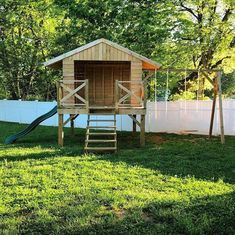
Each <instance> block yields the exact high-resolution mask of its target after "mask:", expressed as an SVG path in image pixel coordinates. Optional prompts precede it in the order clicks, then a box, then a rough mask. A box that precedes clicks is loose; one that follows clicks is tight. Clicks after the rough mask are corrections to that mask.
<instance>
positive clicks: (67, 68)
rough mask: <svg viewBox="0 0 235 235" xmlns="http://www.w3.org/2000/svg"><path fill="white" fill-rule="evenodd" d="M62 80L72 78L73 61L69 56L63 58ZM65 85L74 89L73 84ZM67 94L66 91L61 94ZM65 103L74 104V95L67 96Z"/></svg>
mask: <svg viewBox="0 0 235 235" xmlns="http://www.w3.org/2000/svg"><path fill="white" fill-rule="evenodd" d="M63 80H65V81H66V80H67V81H68V80H74V61H73V60H72V58H70V57H69V58H66V59H64V60H63ZM66 86H67V87H69V88H70V89H72V90H73V89H74V84H68V85H66ZM67 94H68V92H65V94H63V95H64V96H65V95H67ZM66 103H69V104H74V103H75V100H74V97H71V98H69V99H68V100H67V101H66Z"/></svg>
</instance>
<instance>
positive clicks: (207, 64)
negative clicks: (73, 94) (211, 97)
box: [0, 0, 235, 99]
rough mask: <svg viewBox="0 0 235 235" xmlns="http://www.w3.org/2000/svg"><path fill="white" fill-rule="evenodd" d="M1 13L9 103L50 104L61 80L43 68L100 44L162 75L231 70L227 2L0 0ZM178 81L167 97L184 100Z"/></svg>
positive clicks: (234, 63) (0, 58)
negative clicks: (142, 60) (118, 47)
mask: <svg viewBox="0 0 235 235" xmlns="http://www.w3.org/2000/svg"><path fill="white" fill-rule="evenodd" d="M0 13H1V14H0V69H1V73H2V74H1V83H0V86H1V88H0V93H1V95H6V96H7V98H14V99H18V98H22V99H27V98H29V97H40V99H52V98H55V88H54V81H55V80H56V79H58V78H59V76H60V74H58V73H56V72H51V71H49V70H46V69H45V68H43V66H42V62H44V61H45V60H47V59H48V58H52V57H54V56H56V55H59V54H61V53H64V52H66V51H69V50H71V49H74V48H77V47H79V46H81V45H83V44H85V43H88V42H90V41H93V40H95V39H97V38H102V37H104V38H107V39H110V40H113V41H115V42H117V43H120V44H122V45H124V46H126V47H128V48H130V49H132V50H134V51H136V52H138V53H140V54H143V55H145V56H147V57H149V58H152V59H154V60H156V61H158V62H160V63H161V64H162V65H163V67H178V68H195V69H201V68H206V69H215V68H216V69H218V68H221V69H222V70H223V71H224V72H225V73H226V74H227V73H232V72H233V71H234V67H235V53H234V52H235V32H234V26H235V25H234V15H235V14H234V4H233V1H232V0H231V1H230V0H229V1H228V0H219V1H216V0H209V1H205V0H200V1H192V0H186V1H181V0H174V1H169V0H164V1H152V0H138V1H137V0H128V1H123V0H104V1H98V0H70V1H68V0H39V1H36V0H33V1H27V0H17V1H13V0H2V1H1V3H0ZM208 75H210V74H208ZM177 79H178V80H177ZM196 79H197V76H193V75H192V74H190V73H189V74H188V78H187V80H188V81H190V82H192V84H194V83H195V80H196ZM181 80H182V78H180V76H179V75H177V76H174V79H172V80H171V81H170V82H169V90H170V91H169V92H168V93H170V94H171V95H175V94H176V96H180V97H181V98H182V95H183V94H182V90H183V83H182V81H181ZM203 89H204V88H203ZM160 90H161V88H160ZM2 91H3V92H2ZM160 93H162V91H160ZM209 93H210V94H211V92H209ZM191 95H192V94H190V95H189V96H188V95H187V96H188V97H191ZM160 96H162V94H160ZM183 96H184V95H183Z"/></svg>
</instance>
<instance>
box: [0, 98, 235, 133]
mask: <svg viewBox="0 0 235 235" xmlns="http://www.w3.org/2000/svg"><path fill="white" fill-rule="evenodd" d="M55 105H56V102H39V101H17V100H16V101H15V100H0V121H6V122H17V123H26V124H27V123H31V122H32V121H33V120H34V119H35V118H37V117H38V116H40V115H42V114H44V113H46V112H48V111H50V110H51V109H52V108H53V107H54V106H55ZM211 106H212V101H175V102H157V103H155V102H148V103H147V115H146V132H168V133H194V134H208V130H209V125H210V114H211ZM223 114H224V128H225V134H226V135H235V100H233V99H227V100H223ZM66 118H67V117H65V119H66ZM86 121H87V115H80V116H79V117H78V118H77V119H76V121H75V126H76V127H80V128H85V127H86ZM57 123H58V119H57V115H54V116H53V117H51V118H50V119H47V120H45V121H44V122H43V123H42V125H46V126H57ZM68 125H69V124H68ZM68 125H67V126H68ZM117 128H118V130H125V131H131V130H132V120H131V119H130V118H129V117H128V116H126V115H118V116H117ZM219 133H220V129H219V112H218V102H217V107H216V112H215V120H214V129H213V134H214V135H218V134H219Z"/></svg>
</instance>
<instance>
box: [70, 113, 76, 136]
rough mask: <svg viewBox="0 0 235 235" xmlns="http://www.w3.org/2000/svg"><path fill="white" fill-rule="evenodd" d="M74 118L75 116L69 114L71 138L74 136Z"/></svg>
mask: <svg viewBox="0 0 235 235" xmlns="http://www.w3.org/2000/svg"><path fill="white" fill-rule="evenodd" d="M74 116H75V115H73V114H70V127H71V136H74Z"/></svg>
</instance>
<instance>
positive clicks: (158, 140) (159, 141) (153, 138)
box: [146, 135, 168, 144]
mask: <svg viewBox="0 0 235 235" xmlns="http://www.w3.org/2000/svg"><path fill="white" fill-rule="evenodd" d="M146 139H147V141H149V142H151V143H155V144H163V143H165V142H168V140H166V139H163V138H162V137H161V136H159V135H151V136H147V138H146Z"/></svg>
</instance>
